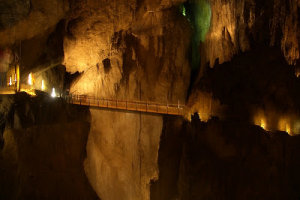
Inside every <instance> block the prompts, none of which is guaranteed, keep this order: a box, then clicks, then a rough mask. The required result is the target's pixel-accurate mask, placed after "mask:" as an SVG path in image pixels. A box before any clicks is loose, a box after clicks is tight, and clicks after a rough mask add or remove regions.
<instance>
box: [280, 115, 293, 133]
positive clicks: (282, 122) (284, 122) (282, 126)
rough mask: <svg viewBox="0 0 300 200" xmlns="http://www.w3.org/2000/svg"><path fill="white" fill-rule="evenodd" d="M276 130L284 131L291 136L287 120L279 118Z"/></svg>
mask: <svg viewBox="0 0 300 200" xmlns="http://www.w3.org/2000/svg"><path fill="white" fill-rule="evenodd" d="M278 129H279V130H280V131H285V132H287V133H288V134H289V135H290V134H291V124H290V120H289V119H287V118H281V119H280V120H279V124H278Z"/></svg>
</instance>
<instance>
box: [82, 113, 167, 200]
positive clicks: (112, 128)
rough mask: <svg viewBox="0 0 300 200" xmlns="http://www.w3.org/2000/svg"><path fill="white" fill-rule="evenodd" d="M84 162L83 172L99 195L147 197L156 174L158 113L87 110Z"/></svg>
mask: <svg viewBox="0 0 300 200" xmlns="http://www.w3.org/2000/svg"><path fill="white" fill-rule="evenodd" d="M91 116H92V121H91V130H90V134H89V138H88V144H87V159H86V160H85V162H84V168H85V172H86V175H87V177H88V179H89V181H90V183H91V185H92V187H93V188H94V190H95V191H96V192H97V194H98V196H99V197H100V198H101V199H110V200H119V199H123V200H140V199H144V200H147V199H150V182H151V180H155V179H157V178H158V169H157V159H158V148H159V141H160V134H161V132H162V123H163V122H162V117H161V116H153V115H143V114H135V113H124V112H114V111H104V110H102V111H101V110H91Z"/></svg>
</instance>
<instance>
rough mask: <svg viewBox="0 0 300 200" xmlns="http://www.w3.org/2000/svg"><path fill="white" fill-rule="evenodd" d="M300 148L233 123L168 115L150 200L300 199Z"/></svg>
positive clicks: (297, 141)
mask: <svg viewBox="0 0 300 200" xmlns="http://www.w3.org/2000/svg"><path fill="white" fill-rule="evenodd" d="M180 127H181V128H180ZM299 145H300V138H299V136H295V137H291V136H288V135H287V134H286V133H284V132H266V131H264V130H263V129H261V128H260V127H257V126H253V125H249V124H246V123H241V122H237V121H219V120H216V119H213V120H210V121H209V122H208V123H202V122H200V120H199V118H198V117H195V116H194V117H193V119H192V122H191V123H189V122H184V121H181V120H180V119H178V118H173V117H166V118H165V125H164V131H163V134H162V136H161V144H160V150H159V160H158V163H159V171H160V175H159V179H158V181H156V182H154V183H152V186H151V200H166V199H184V200H198V199H199V200H200V199H249V200H250V199H294V200H296V199H299V198H300V191H299V188H300V183H299V180H300V172H299V167H300V161H299V153H300V148H299Z"/></svg>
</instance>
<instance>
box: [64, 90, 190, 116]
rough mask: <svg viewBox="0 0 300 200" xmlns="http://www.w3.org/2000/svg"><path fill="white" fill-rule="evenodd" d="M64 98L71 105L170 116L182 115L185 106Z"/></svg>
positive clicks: (77, 97) (88, 98) (78, 96)
mask: <svg viewBox="0 0 300 200" xmlns="http://www.w3.org/2000/svg"><path fill="white" fill-rule="evenodd" d="M66 98H67V99H69V101H68V102H72V104H79V105H87V106H95V107H103V108H112V109H121V110H130V111H140V112H148V113H160V114H170V115H183V114H184V108H185V105H180V104H179V103H178V104H169V103H166V104H162V103H157V102H148V101H146V102H144V101H128V100H120V99H106V98H102V99H100V98H99V99H97V98H95V97H92V96H87V95H69V96H66Z"/></svg>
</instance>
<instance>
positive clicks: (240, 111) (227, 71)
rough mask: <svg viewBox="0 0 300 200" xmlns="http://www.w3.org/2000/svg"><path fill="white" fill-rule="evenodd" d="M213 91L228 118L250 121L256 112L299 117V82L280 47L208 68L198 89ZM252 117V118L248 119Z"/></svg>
mask: <svg viewBox="0 0 300 200" xmlns="http://www.w3.org/2000/svg"><path fill="white" fill-rule="evenodd" d="M195 88H196V90H201V91H206V92H212V94H213V98H215V99H219V100H220V102H221V104H223V105H226V106H227V108H228V110H227V116H228V117H233V118H235V119H237V118H238V119H241V120H245V121H251V118H252V117H253V110H255V109H258V108H259V109H262V110H265V111H266V112H269V111H272V112H273V111H274V112H276V113H280V114H282V115H289V114H293V115H298V114H299V110H300V104H299V102H300V93H299V90H300V80H299V79H298V78H297V77H296V76H295V69H294V67H293V66H289V65H288V64H287V62H286V61H285V58H284V57H283V55H282V53H281V50H280V49H279V48H276V47H274V48H272V47H263V46H259V47H257V48H255V49H254V50H252V51H249V52H247V53H243V54H241V55H238V56H236V57H235V58H233V59H232V61H230V62H227V63H224V64H217V65H216V66H215V67H214V68H213V69H208V70H207V72H206V73H205V75H204V76H203V78H202V79H201V80H200V82H199V83H198V84H197V86H196V87H195ZM249 117H250V119H249Z"/></svg>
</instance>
